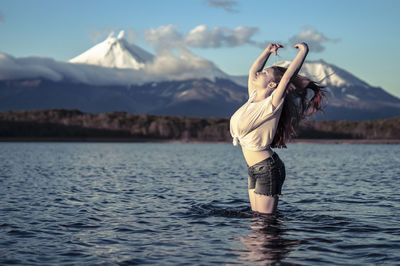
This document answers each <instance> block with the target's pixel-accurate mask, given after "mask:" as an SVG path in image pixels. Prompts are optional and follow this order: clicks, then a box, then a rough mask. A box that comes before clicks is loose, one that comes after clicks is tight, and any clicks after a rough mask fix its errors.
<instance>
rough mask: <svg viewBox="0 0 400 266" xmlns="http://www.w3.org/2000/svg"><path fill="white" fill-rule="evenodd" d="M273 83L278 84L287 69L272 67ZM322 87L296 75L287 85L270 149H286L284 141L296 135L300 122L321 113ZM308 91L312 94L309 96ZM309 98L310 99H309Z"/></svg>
mask: <svg viewBox="0 0 400 266" xmlns="http://www.w3.org/2000/svg"><path fill="white" fill-rule="evenodd" d="M271 68H272V69H273V70H274V78H273V79H274V80H273V81H274V82H276V83H278V82H279V81H280V80H281V78H282V76H283V74H284V73H285V71H286V70H287V68H284V67H278V66H273V67H271ZM323 88H324V86H321V85H320V84H319V82H315V81H312V80H311V79H309V78H307V77H304V76H301V75H296V76H295V77H293V78H292V79H291V81H290V83H289V84H288V87H287V89H286V96H285V101H284V103H283V109H282V113H281V117H280V119H279V123H278V128H277V130H276V133H275V136H274V139H273V141H272V143H271V147H272V148H286V141H288V140H289V139H290V138H291V137H293V136H295V135H296V128H297V126H298V124H299V123H300V121H301V120H303V119H304V118H307V117H310V116H311V115H313V114H315V113H316V112H318V111H322V112H323V110H322V102H323V101H324V100H326V96H325V91H324V89H323ZM308 90H312V91H313V92H314V94H313V95H312V97H311V95H309V94H308ZM310 97H311V98H310Z"/></svg>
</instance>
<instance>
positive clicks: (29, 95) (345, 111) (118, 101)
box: [0, 31, 400, 120]
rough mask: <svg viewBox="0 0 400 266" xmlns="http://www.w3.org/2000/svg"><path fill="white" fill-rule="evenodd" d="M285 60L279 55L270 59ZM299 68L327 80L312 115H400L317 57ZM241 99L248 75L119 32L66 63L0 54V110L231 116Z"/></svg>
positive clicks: (390, 101)
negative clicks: (150, 48)
mask: <svg viewBox="0 0 400 266" xmlns="http://www.w3.org/2000/svg"><path fill="white" fill-rule="evenodd" d="M168 60H171V62H169V61H168ZM173 63H175V64H177V65H175V67H176V68H171V69H168V68H167V69H164V66H165V64H166V65H167V66H168V65H169V64H173ZM289 64H290V62H289V61H282V62H278V63H276V64H274V65H279V66H283V67H288V65H289ZM160 69H161V70H162V71H164V70H166V72H165V73H163V72H160ZM300 74H303V75H305V76H307V77H309V78H311V79H313V80H315V81H320V80H322V84H323V85H325V86H326V90H327V96H328V105H327V107H326V113H325V115H319V116H317V117H316V119H334V120H346V119H348V120H365V119H380V118H388V117H394V116H399V115H400V99H399V98H397V97H395V96H393V95H390V94H389V93H387V92H386V91H384V90H383V89H382V88H380V87H372V86H370V85H368V84H367V83H366V82H364V81H362V80H360V79H358V78H357V77H355V76H354V75H352V74H351V73H349V72H347V71H346V70H344V69H341V68H339V67H337V66H334V65H332V64H329V63H327V62H325V61H323V60H319V61H306V62H305V63H304V64H303V67H302V69H301V71H300ZM247 98H248V93H247V76H231V75H228V74H226V73H225V72H223V71H222V70H220V69H219V68H218V67H216V65H215V64H214V63H212V62H210V61H208V60H205V59H202V58H200V57H198V56H195V55H193V54H190V53H188V54H182V55H179V56H178V57H172V58H169V57H162V56H154V55H152V54H151V53H148V52H146V51H145V50H143V49H142V48H140V47H138V46H136V45H132V44H130V43H128V42H127V41H126V40H125V39H124V32H123V31H122V32H120V33H119V34H118V36H117V37H114V36H113V35H110V36H108V37H107V38H106V39H105V40H104V41H102V42H101V43H99V44H96V45H95V46H94V47H92V48H90V49H88V50H87V51H85V52H84V53H82V54H81V55H78V56H77V57H74V58H73V59H71V60H70V62H59V61H55V60H53V59H50V58H41V57H28V58H14V57H12V56H10V55H7V54H2V53H0V111H9V110H30V109H52V108H65V109H79V110H81V111H84V112H94V113H102V112H111V111H126V112H131V113H148V114H158V115H185V116H200V117H201V116H203V117H210V116H214V117H229V116H230V115H232V114H233V113H234V111H235V110H236V109H237V108H238V107H239V106H241V105H242V104H243V103H244V102H245V101H246V100H247Z"/></svg>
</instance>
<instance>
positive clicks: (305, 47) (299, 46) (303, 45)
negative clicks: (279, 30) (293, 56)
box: [293, 42, 308, 51]
mask: <svg viewBox="0 0 400 266" xmlns="http://www.w3.org/2000/svg"><path fill="white" fill-rule="evenodd" d="M293 47H294V48H296V49H299V50H300V51H301V50H308V45H307V44H306V43H305V42H301V43H298V44H295V45H294V46H293Z"/></svg>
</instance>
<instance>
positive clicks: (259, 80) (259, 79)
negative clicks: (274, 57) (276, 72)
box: [254, 68, 273, 88]
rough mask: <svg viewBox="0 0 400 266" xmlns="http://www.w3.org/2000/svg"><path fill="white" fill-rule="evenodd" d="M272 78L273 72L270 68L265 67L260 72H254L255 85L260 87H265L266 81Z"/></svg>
mask: <svg viewBox="0 0 400 266" xmlns="http://www.w3.org/2000/svg"><path fill="white" fill-rule="evenodd" d="M272 78H273V73H272V70H271V69H270V68H265V69H263V70H262V71H260V72H257V73H256V78H255V82H254V83H255V85H257V87H260V88H267V86H268V83H269V82H270V81H271V80H272Z"/></svg>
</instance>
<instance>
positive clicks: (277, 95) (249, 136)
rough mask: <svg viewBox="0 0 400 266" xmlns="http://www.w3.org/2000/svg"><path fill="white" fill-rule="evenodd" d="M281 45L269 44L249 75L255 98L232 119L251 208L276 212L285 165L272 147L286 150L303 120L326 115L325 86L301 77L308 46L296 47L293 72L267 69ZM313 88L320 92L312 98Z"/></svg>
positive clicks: (291, 69) (272, 68)
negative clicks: (245, 172)
mask: <svg viewBox="0 0 400 266" xmlns="http://www.w3.org/2000/svg"><path fill="white" fill-rule="evenodd" d="M279 48H283V46H282V45H280V44H269V45H268V46H267V48H266V49H265V50H264V51H263V52H262V54H261V55H260V56H259V57H258V58H257V59H256V61H255V62H254V63H253V65H252V67H251V68H250V71H249V82H248V91H249V99H248V101H247V102H246V103H245V104H244V105H243V106H241V107H240V108H239V109H238V110H237V111H236V112H235V113H234V114H233V115H232V117H231V119H230V132H231V135H232V138H233V145H235V146H236V145H238V144H240V145H241V147H242V151H243V156H244V158H245V160H246V162H247V167H248V174H249V176H248V191H249V198H250V205H251V209H252V210H253V211H255V212H259V213H273V212H274V211H275V210H276V208H277V205H278V199H279V198H278V195H280V194H281V189H282V185H283V182H284V180H285V165H284V164H283V162H282V161H281V159H280V158H279V156H278V154H276V153H275V152H274V151H272V149H271V148H276V147H278V148H282V147H286V145H285V143H286V141H287V139H288V138H289V137H291V136H294V135H295V128H296V126H297V125H298V123H299V122H300V120H302V119H303V118H305V117H307V116H310V115H312V114H313V113H315V112H317V111H318V110H321V106H322V100H323V97H324V93H323V91H322V88H323V87H322V86H320V85H318V84H317V83H316V82H314V81H311V80H310V79H308V78H306V77H304V76H300V75H297V73H298V72H299V70H300V68H301V66H302V65H303V62H304V59H305V58H306V56H307V54H308V46H307V44H306V43H298V44H296V45H295V46H294V48H296V49H298V50H299V52H298V54H297V56H296V57H295V59H294V60H293V61H292V62H291V64H290V65H289V67H288V68H287V69H286V68H283V67H277V66H273V67H268V68H265V69H264V65H265V63H266V62H267V60H268V58H269V56H270V55H271V53H274V54H275V55H277V51H278V49H279ZM308 89H311V90H312V91H313V92H314V95H313V96H312V97H310V95H308V94H307V92H308Z"/></svg>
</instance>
